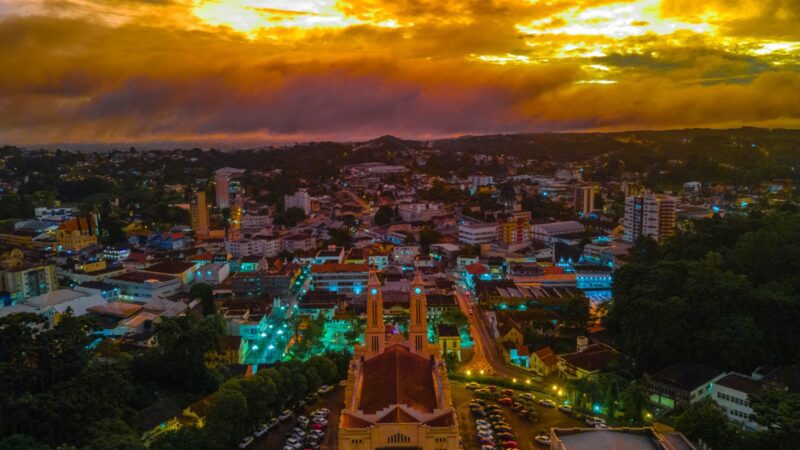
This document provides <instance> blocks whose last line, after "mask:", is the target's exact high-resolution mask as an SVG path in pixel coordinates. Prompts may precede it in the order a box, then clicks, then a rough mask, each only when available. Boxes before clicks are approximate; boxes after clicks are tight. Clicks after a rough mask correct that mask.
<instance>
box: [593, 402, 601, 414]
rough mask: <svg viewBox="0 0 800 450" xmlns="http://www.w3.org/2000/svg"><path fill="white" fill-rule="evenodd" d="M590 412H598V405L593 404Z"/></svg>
mask: <svg viewBox="0 0 800 450" xmlns="http://www.w3.org/2000/svg"><path fill="white" fill-rule="evenodd" d="M592 410H593V411H594V412H600V405H598V404H596V403H595V404H594V405H593V406H592Z"/></svg>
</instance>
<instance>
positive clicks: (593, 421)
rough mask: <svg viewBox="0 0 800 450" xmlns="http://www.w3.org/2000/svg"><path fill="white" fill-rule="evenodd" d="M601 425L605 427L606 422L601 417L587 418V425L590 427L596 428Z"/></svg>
mask: <svg viewBox="0 0 800 450" xmlns="http://www.w3.org/2000/svg"><path fill="white" fill-rule="evenodd" d="M600 424H603V425H605V424H606V421H605V420H603V419H601V418H600V417H587V418H586V425H590V426H593V427H594V426H597V425H600Z"/></svg>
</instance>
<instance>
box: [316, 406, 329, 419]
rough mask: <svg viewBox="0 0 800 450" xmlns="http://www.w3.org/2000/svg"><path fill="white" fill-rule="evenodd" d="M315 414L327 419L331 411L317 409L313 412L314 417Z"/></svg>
mask: <svg viewBox="0 0 800 450" xmlns="http://www.w3.org/2000/svg"><path fill="white" fill-rule="evenodd" d="M317 413H320V414H323V415H324V416H325V417H328V414H330V413H331V410H330V409H328V408H317V410H316V411H314V415H315V416H316V415H317Z"/></svg>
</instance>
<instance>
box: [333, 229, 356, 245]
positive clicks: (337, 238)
mask: <svg viewBox="0 0 800 450" xmlns="http://www.w3.org/2000/svg"><path fill="white" fill-rule="evenodd" d="M328 233H329V234H330V235H331V239H330V243H331V244H333V245H335V246H337V247H349V246H351V245H353V234H352V233H350V230H348V229H347V228H338V229H334V230H330V231H329V232H328Z"/></svg>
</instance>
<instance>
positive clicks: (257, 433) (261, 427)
mask: <svg viewBox="0 0 800 450" xmlns="http://www.w3.org/2000/svg"><path fill="white" fill-rule="evenodd" d="M268 431H269V426H268V425H267V424H265V423H264V424H261V425H259V427H258V428H256V431H255V433H253V436H254V437H257V438H260V437H261V436H263V435H265V434H267V432H268Z"/></svg>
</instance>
